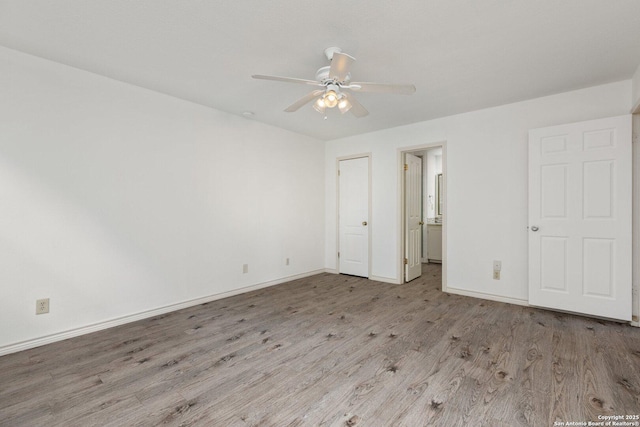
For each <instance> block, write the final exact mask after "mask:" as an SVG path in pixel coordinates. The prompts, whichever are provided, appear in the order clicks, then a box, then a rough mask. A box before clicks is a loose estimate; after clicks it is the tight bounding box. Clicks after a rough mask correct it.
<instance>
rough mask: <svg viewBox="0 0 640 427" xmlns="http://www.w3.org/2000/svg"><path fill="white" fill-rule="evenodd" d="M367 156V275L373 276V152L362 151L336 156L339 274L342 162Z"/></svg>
mask: <svg viewBox="0 0 640 427" xmlns="http://www.w3.org/2000/svg"><path fill="white" fill-rule="evenodd" d="M365 157H366V158H367V160H368V164H367V173H368V175H369V176H368V177H367V187H368V192H369V194H368V195H367V199H368V204H369V206H367V210H368V215H369V219H368V221H367V223H368V225H367V239H368V240H369V242H368V245H367V252H368V254H367V257H368V261H367V264H368V266H367V269H368V271H367V276H368V277H369V278H371V246H372V245H371V227H372V224H373V217H372V215H371V213H372V209H371V195H372V191H371V153H370V152H368V153H360V154H352V155H349V156H340V157H336V251H335V252H336V254H335V256H336V272H337V273H338V274H340V257H338V252H339V251H340V175H339V172H340V162H341V161H342V160H354V159H361V158H365Z"/></svg>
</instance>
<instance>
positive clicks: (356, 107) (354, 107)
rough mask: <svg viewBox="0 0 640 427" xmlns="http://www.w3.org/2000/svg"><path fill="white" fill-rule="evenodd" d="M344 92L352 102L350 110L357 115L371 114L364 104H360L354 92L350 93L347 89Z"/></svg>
mask: <svg viewBox="0 0 640 427" xmlns="http://www.w3.org/2000/svg"><path fill="white" fill-rule="evenodd" d="M343 93H344V94H345V96H346V97H347V99H348V100H349V102H350V103H351V109H350V110H349V111H351V112H352V113H353V115H354V116H356V117H364V116H366V115H368V114H369V112H368V111H367V109H366V108H364V107H363V106H362V104H360V103H359V102H358V100H357V99H356V97H355V96H353V95H352V94H350V93H349V92H346V91H345V92H343Z"/></svg>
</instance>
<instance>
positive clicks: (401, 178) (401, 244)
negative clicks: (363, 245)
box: [396, 141, 449, 292]
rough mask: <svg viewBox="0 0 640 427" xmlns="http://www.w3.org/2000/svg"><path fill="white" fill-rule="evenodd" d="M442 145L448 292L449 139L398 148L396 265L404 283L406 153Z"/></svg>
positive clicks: (444, 259) (444, 276)
mask: <svg viewBox="0 0 640 427" xmlns="http://www.w3.org/2000/svg"><path fill="white" fill-rule="evenodd" d="M437 147H442V211H443V213H442V291H443V292H447V264H448V261H447V228H448V225H447V224H448V222H449V221H448V218H447V215H446V214H447V191H448V190H447V141H438V142H431V143H427V144H420V145H411V146H407V147H400V148H398V149H397V157H398V159H397V170H398V200H397V206H398V210H397V213H398V225H397V229H396V235H397V236H398V238H397V241H398V246H397V253H398V260H397V265H396V277H398V284H404V283H406V282H405V277H404V255H405V253H404V249H405V236H404V234H405V233H404V228H405V219H404V216H405V206H404V205H405V203H404V197H405V194H404V193H405V191H404V190H405V173H404V154H405V153H415V152H419V151H424V150H428V149H430V148H437Z"/></svg>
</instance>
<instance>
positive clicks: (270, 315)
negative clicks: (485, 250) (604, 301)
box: [0, 264, 640, 427]
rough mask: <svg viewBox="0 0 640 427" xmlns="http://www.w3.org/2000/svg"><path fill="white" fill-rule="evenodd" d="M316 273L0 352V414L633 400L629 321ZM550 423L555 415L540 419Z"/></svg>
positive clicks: (532, 408)
mask: <svg viewBox="0 0 640 427" xmlns="http://www.w3.org/2000/svg"><path fill="white" fill-rule="evenodd" d="M440 280H441V279H440V266H439V265H433V264H429V265H425V267H424V274H423V277H422V278H420V279H416V280H415V281H413V282H411V283H409V284H405V285H390V284H385V283H379V282H373V281H368V280H365V279H361V278H356V277H350V276H336V275H331V274H321V275H317V276H313V277H311V278H307V279H301V280H297V281H293V282H289V283H285V284H282V285H278V286H275V287H271V288H267V289H262V290H259V291H255V292H251V293H247V294H243V295H238V296H234V297H231V298H227V299H224V300H219V301H215V302H211V303H208V304H204V305H201V306H197V307H192V308H189V309H185V310H181V311H177V312H174V313H170V314H167V315H163V316H159V317H156V318H153V319H148V320H143V321H139V322H135V323H131V324H128V325H124V326H120V327H117V328H113V329H110V330H107V331H101V332H96V333H93V334H90V335H85V336H82V337H78V338H73V339H70V340H66V341H63V342H59V343H54V344H50V345H47V346H43V347H39V348H35V349H31V350H27V351H23V352H21V353H16V354H11V355H7V356H3V357H0V425H1V426H92V425H96V426H148V425H175V426H195V425H199V426H225V427H226V426H358V427H359V426H412V427H413V426H492V427H496V426H553V425H554V422H570V421H573V422H576V421H577V422H587V421H598V416H599V415H637V414H640V329H637V328H632V327H630V326H626V325H621V324H617V323H612V322H606V321H601V320H595V319H589V318H583V317H579V316H572V315H567V314H560V313H555V312H551V311H544V310H539V309H533V308H526V307H519V306H513V305H508V304H502V303H497V302H490V301H484V300H478V299H473V298H468V297H462V296H456V295H450V294H446V293H442V292H441V291H440V290H439V285H440ZM556 425H558V424H556Z"/></svg>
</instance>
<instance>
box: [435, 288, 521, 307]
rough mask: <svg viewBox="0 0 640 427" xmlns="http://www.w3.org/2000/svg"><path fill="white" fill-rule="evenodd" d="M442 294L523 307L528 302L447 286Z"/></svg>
mask: <svg viewBox="0 0 640 427" xmlns="http://www.w3.org/2000/svg"><path fill="white" fill-rule="evenodd" d="M442 292H447V293H449V294H456V295H463V296H465V297H472V298H479V299H486V300H489V301H497V302H506V303H508V304H515V305H523V306H525V307H528V306H529V301H528V300H526V299H519V298H511V297H501V296H499V295H493V294H485V293H483V292H475V291H465V290H463V289H456V288H452V287H450V286H447V288H446V289H442Z"/></svg>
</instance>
